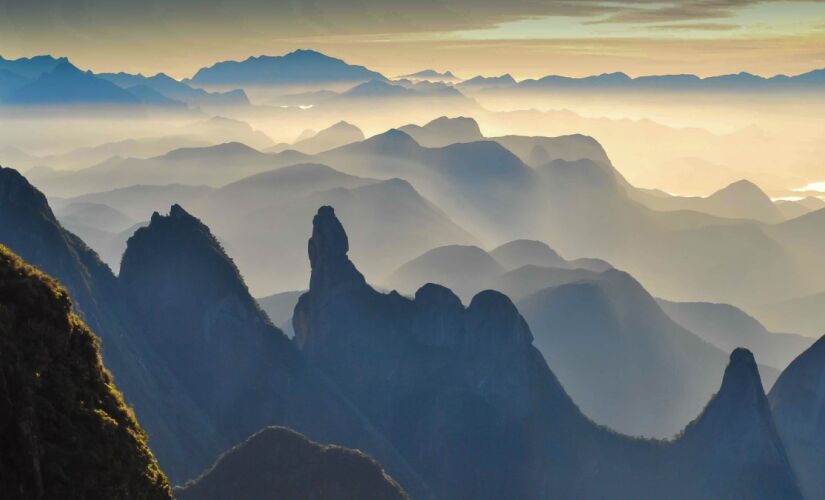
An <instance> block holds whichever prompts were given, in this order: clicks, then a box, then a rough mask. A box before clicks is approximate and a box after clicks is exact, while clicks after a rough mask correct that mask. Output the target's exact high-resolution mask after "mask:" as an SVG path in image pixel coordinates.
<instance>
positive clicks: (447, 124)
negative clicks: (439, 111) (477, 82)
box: [399, 116, 484, 148]
mask: <svg viewBox="0 0 825 500" xmlns="http://www.w3.org/2000/svg"><path fill="white" fill-rule="evenodd" d="M399 130H401V131H402V132H404V133H406V134H409V135H410V136H411V137H412V138H413V139H415V142H417V143H418V144H421V145H422V146H425V147H428V148H440V147H444V146H449V145H450V144H455V143H458V142H474V141H481V140H484V136H483V135H481V130H480V129H479V128H478V123H476V121H475V120H473V119H472V118H464V117H458V118H447V117H446V116H442V117H441V118H436V119H435V120H433V121H431V122H429V123H427V124H426V125H423V126H419V125H404V126H403V127H401V128H400V129H399Z"/></svg>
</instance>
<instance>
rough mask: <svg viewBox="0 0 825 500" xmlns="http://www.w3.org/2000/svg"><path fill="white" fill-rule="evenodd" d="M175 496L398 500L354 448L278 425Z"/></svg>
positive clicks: (399, 493) (400, 494)
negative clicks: (330, 443)
mask: <svg viewBox="0 0 825 500" xmlns="http://www.w3.org/2000/svg"><path fill="white" fill-rule="evenodd" d="M175 498H177V499H178V500H234V499H237V498H244V499H247V500H280V499H288V498H294V499H307V500H309V499H316V500H322V499H323V500H361V499H366V498H369V499H375V500H390V499H392V500H401V499H406V498H408V497H407V495H406V493H404V490H403V489H401V486H399V485H398V483H396V482H395V481H394V480H393V479H392V478H391V477H389V476H388V475H387V474H386V473H385V472H384V471H383V470H382V468H381V465H379V464H378V463H377V462H375V460H373V459H371V458H370V457H368V456H366V455H364V454H363V453H362V452H360V451H357V450H350V449H347V448H342V447H340V446H324V445H321V444H318V443H315V442H313V441H310V440H309V439H307V438H306V437H304V436H302V435H301V434H299V433H297V432H295V431H293V430H290V429H287V428H284V427H267V428H266V429H264V430H262V431H260V432H257V433H256V434H255V435H253V436H252V437H250V438H249V439H247V440H246V441H245V442H244V443H242V444H240V445H238V446H236V447H235V448H233V449H231V450H229V451H228V452H226V453H225V454H224V455H223V456H221V458H220V459H219V460H218V461H217V462H216V463H215V465H214V466H213V467H212V468H211V469H209V470H208V471H206V473H205V474H204V475H203V476H201V477H200V478H198V480H197V481H195V482H192V483H189V484H187V485H185V486H184V487H183V488H177V489H176V490H175Z"/></svg>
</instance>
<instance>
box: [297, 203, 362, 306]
mask: <svg viewBox="0 0 825 500" xmlns="http://www.w3.org/2000/svg"><path fill="white" fill-rule="evenodd" d="M308 252H309V263H310V266H311V267H312V277H311V278H310V282H309V289H310V291H320V290H329V289H331V288H336V287H339V286H344V285H349V284H352V285H361V284H365V283H366V282H365V280H364V276H363V275H362V274H361V273H360V272H358V270H357V269H356V268H355V266H354V265H353V264H352V262H351V261H350V260H349V257H347V252H349V240H348V239H347V233H346V231H344V226H342V225H341V222H340V221H339V220H338V218H337V217H336V216H335V209H333V208H332V207H330V206H323V207H321V208H319V209H318V213H317V214H316V215H315V217H314V218H313V219H312V237H311V238H310V239H309V245H308Z"/></svg>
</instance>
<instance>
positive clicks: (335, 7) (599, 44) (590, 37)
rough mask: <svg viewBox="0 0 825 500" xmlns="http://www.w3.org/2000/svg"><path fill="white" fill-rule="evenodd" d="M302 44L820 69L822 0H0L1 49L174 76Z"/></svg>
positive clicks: (374, 64)
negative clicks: (137, 0) (26, 0)
mask: <svg viewBox="0 0 825 500" xmlns="http://www.w3.org/2000/svg"><path fill="white" fill-rule="evenodd" d="M298 48H310V49H315V50H319V51H322V52H324V53H327V54H329V55H332V56H335V57H340V58H343V59H345V60H346V61H347V62H350V63H354V64H362V65H366V66H369V67H370V68H371V69H375V70H378V71H381V72H383V73H384V74H386V75H388V76H395V75H400V74H406V73H411V72H414V71H418V70H422V69H425V68H431V69H436V70H440V71H443V70H452V71H453V72H454V73H456V74H457V75H458V76H461V77H465V78H467V77H471V76H474V75H477V74H483V75H498V74H502V73H510V74H512V75H513V76H515V77H516V78H519V79H522V78H531V77H539V76H543V75H547V74H561V75H569V76H585V75H591V74H599V73H604V72H612V71H624V72H625V73H628V74H630V75H631V76H638V75H644V74H663V73H694V74H698V75H701V76H708V75H714V74H724V73H733V72H739V71H749V72H752V73H757V74H762V75H766V76H771V75H774V74H779V73H785V74H797V73H802V72H806V71H810V70H812V69H818V68H825V0H807V1H777V0H667V1H660V0H636V1H630V0H507V1H501V0H417V1H413V0H384V1H377V0H303V1H299V0H287V1H284V0H274V1H273V0H234V1H225V0H143V1H142V2H136V1H134V0H128V1H127V0H30V1H28V2H23V1H20V0H0V55H2V56H4V57H6V58H14V57H23V56H32V55H37V54H45V53H48V54H53V55H56V56H68V57H69V58H70V59H71V60H72V61H73V62H75V64H77V65H78V66H80V67H82V68H84V69H91V70H94V71H129V72H142V73H156V72H160V71H163V72H166V73H169V74H171V75H172V76H175V77H178V78H182V77H189V76H192V74H194V72H195V71H197V69H199V68H201V67H204V66H208V65H211V64H213V63H215V62H217V61H221V60H227V59H245V58H247V57H249V56H256V55H262V54H268V55H279V54H283V53H286V52H289V51H292V50H294V49H298Z"/></svg>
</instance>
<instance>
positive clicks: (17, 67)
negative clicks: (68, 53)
mask: <svg viewBox="0 0 825 500" xmlns="http://www.w3.org/2000/svg"><path fill="white" fill-rule="evenodd" d="M67 62H69V60H68V59H66V58H65V57H52V56H34V57H21V58H19V59H5V58H3V56H0V70H6V71H9V72H11V73H15V74H17V75H20V76H21V77H23V78H25V79H27V80H34V79H36V78H39V77H40V75H42V74H43V73H50V72H51V71H52V70H54V68H56V67H57V66H59V65H60V64H63V63H67Z"/></svg>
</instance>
